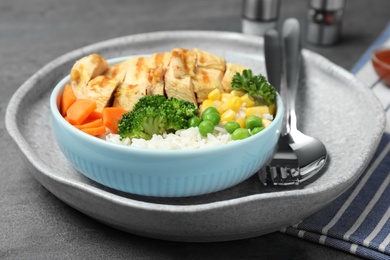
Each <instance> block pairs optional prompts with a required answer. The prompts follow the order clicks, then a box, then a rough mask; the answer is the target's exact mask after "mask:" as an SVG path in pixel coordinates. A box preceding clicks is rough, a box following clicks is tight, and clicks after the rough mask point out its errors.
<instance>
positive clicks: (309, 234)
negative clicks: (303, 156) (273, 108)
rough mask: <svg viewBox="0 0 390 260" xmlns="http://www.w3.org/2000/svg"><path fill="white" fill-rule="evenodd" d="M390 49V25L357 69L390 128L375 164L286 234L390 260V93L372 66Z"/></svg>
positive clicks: (379, 148) (283, 230) (288, 228)
mask: <svg viewBox="0 0 390 260" xmlns="http://www.w3.org/2000/svg"><path fill="white" fill-rule="evenodd" d="M379 46H388V47H389V48H390V22H389V23H388V25H387V27H386V29H385V30H384V32H383V33H382V34H381V36H380V37H379V38H378V39H377V41H376V42H375V43H374V44H373V45H372V46H371V47H370V48H369V49H368V50H367V51H366V52H365V53H364V54H363V55H362V57H361V59H360V60H359V61H358V62H357V63H356V65H355V66H354V67H353V69H352V72H353V73H355V74H356V77H357V78H359V79H360V80H362V81H363V82H365V83H366V84H367V86H369V87H370V88H371V89H372V91H373V92H374V93H375V94H376V95H377V96H378V98H379V100H380V102H381V103H382V105H383V107H384V109H385V111H386V116H387V126H386V130H385V133H384V135H383V137H382V140H381V142H380V144H379V147H378V150H377V151H376V153H375V155H374V157H373V159H372V161H371V162H370V164H369V165H368V167H367V169H366V170H365V172H364V173H363V174H362V176H361V177H360V178H359V179H358V180H357V181H356V183H355V184H354V185H353V186H352V187H351V188H349V189H348V190H347V191H346V192H345V193H343V194H342V195H341V196H340V197H338V198H337V199H336V200H335V201H334V202H332V203H331V204H330V205H329V206H327V207H326V208H324V209H323V210H321V211H320V212H317V213H316V214H314V215H312V216H310V217H309V218H307V219H305V220H304V221H302V222H301V223H299V224H296V225H294V226H291V227H287V228H284V229H282V230H281V232H284V233H286V234H289V235H292V236H296V237H299V238H303V239H307V240H310V241H313V242H317V243H320V244H323V245H326V246H330V247H333V248H336V249H339V250H343V251H346V252H349V253H351V254H355V255H357V256H361V257H364V258H368V259H387V260H389V259H390V185H389V183H390V88H389V87H386V86H385V85H384V84H383V83H382V82H381V80H380V79H379V78H378V76H377V75H376V73H375V71H374V68H373V66H372V64H371V61H370V53H371V51H372V50H373V49H374V48H375V47H379Z"/></svg>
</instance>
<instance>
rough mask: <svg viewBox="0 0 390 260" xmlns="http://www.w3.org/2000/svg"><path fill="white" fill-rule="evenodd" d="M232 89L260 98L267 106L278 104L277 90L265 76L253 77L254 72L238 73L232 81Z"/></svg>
mask: <svg viewBox="0 0 390 260" xmlns="http://www.w3.org/2000/svg"><path fill="white" fill-rule="evenodd" d="M232 89H237V90H239V89H241V90H244V91H246V92H247V93H248V95H250V96H252V97H253V96H260V97H261V98H263V99H264V101H265V103H266V104H267V105H271V104H274V103H275V102H276V90H275V87H274V86H272V85H271V84H270V83H269V82H268V80H267V79H266V78H265V77H264V76H263V75H261V74H260V75H257V76H253V74H252V70H244V71H243V72H242V74H241V75H240V73H238V72H237V73H236V75H234V76H233V79H232Z"/></svg>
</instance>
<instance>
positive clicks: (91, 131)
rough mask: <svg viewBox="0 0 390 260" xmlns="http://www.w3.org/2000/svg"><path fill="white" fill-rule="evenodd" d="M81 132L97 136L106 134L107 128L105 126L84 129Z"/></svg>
mask: <svg viewBox="0 0 390 260" xmlns="http://www.w3.org/2000/svg"><path fill="white" fill-rule="evenodd" d="M80 130H81V131H83V132H85V133H87V134H90V135H93V136H97V135H102V134H104V133H105V132H106V127H105V126H104V125H103V126H98V127H91V128H83V129H80Z"/></svg>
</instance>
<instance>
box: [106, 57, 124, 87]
mask: <svg viewBox="0 0 390 260" xmlns="http://www.w3.org/2000/svg"><path fill="white" fill-rule="evenodd" d="M128 66H129V60H125V61H122V62H121V63H119V64H116V65H114V66H111V67H110V68H108V69H107V70H106V71H105V72H104V74H103V75H105V76H107V77H109V78H115V79H116V80H118V81H119V82H120V83H122V82H123V81H124V79H125V76H126V73H127V68H128Z"/></svg>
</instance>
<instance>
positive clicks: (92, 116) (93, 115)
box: [85, 110, 103, 120]
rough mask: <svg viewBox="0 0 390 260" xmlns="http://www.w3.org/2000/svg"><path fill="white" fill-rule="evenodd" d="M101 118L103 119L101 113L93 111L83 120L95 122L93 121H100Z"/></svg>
mask: <svg viewBox="0 0 390 260" xmlns="http://www.w3.org/2000/svg"><path fill="white" fill-rule="evenodd" d="M102 118H103V116H102V113H100V112H98V111H96V110H95V111H92V113H91V114H89V116H88V117H87V119H85V120H95V119H102Z"/></svg>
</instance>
